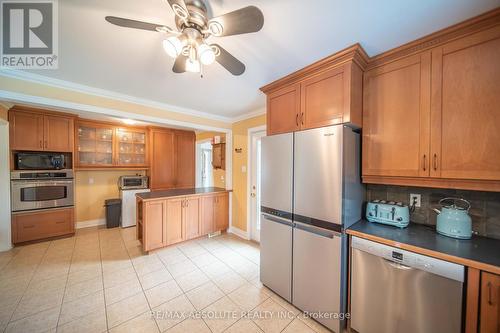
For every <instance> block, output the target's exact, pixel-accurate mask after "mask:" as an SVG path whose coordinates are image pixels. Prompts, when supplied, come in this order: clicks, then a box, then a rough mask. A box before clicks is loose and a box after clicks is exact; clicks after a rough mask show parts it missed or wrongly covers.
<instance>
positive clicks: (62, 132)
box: [43, 115, 75, 152]
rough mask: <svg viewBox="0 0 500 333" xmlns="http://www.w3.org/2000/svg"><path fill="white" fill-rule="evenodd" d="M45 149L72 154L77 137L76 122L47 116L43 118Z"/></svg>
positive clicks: (70, 119) (66, 118)
mask: <svg viewBox="0 0 500 333" xmlns="http://www.w3.org/2000/svg"><path fill="white" fill-rule="evenodd" d="M43 124H44V131H43V133H44V134H43V137H44V149H45V150H48V151H56V152H72V151H73V139H74V135H75V130H74V120H73V118H69V117H59V116H52V115H50V116H49V115H47V116H44V117H43Z"/></svg>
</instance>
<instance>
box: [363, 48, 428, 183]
mask: <svg viewBox="0 0 500 333" xmlns="http://www.w3.org/2000/svg"><path fill="white" fill-rule="evenodd" d="M430 70H431V63H430V53H429V52H426V53H422V54H417V55H415V56H412V57H408V58H403V59H401V60H397V61H394V62H391V63H389V64H387V65H384V66H380V67H377V68H375V69H372V70H369V71H367V72H366V73H365V76H364V110H363V150H362V151H363V158H362V161H363V162H362V163H363V175H364V176H365V175H384V176H409V177H426V176H428V175H429V161H430V157H429V119H430V89H431V82H430Z"/></svg>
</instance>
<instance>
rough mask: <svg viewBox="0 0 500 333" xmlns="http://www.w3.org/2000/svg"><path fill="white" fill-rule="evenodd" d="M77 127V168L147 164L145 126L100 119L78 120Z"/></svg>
mask: <svg viewBox="0 0 500 333" xmlns="http://www.w3.org/2000/svg"><path fill="white" fill-rule="evenodd" d="M76 128H77V133H76V140H75V142H76V152H77V153H76V154H75V158H76V164H77V167H78V168H101V167H147V159H146V137H147V135H146V129H130V128H122V127H117V126H113V125H110V124H104V123H97V122H96V123H94V122H78V123H77V126H76Z"/></svg>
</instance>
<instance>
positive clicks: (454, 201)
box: [434, 198, 472, 239]
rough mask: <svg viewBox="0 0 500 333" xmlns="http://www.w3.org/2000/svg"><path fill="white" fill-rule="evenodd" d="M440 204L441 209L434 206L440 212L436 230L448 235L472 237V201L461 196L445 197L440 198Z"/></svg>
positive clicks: (460, 237) (461, 237) (464, 237)
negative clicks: (470, 214)
mask: <svg viewBox="0 0 500 333" xmlns="http://www.w3.org/2000/svg"><path fill="white" fill-rule="evenodd" d="M439 204H440V205H441V210H439V209H436V208H434V211H435V212H436V213H437V214H438V216H437V224H436V231H437V232H438V233H440V234H441V235H444V236H448V237H453V238H458V239H470V238H471V237H472V219H471V217H470V216H469V209H470V203H469V202H468V201H467V200H465V199H461V198H444V199H441V200H439Z"/></svg>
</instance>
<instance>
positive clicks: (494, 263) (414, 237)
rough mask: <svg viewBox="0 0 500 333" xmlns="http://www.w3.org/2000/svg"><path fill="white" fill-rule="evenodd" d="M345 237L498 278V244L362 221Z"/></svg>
mask: <svg viewBox="0 0 500 333" xmlns="http://www.w3.org/2000/svg"><path fill="white" fill-rule="evenodd" d="M347 233H348V234H350V235H353V236H358V237H362V238H367V239H370V240H373V241H378V242H381V243H385V244H387V245H390V246H395V247H399V248H402V249H405V250H409V251H413V252H420V253H422V254H425V255H429V256H433V257H437V258H440V259H444V260H447V261H452V262H456V263H458V264H462V265H466V266H470V267H474V268H478V269H482V270H486V271H490V272H493V273H496V274H500V240H498V239H493V238H487V237H482V236H475V235H473V236H472V238H471V239H470V240H460V239H454V238H450V237H446V236H443V235H440V234H438V233H437V232H436V231H435V228H434V227H433V226H427V225H422V224H416V223H410V224H409V225H408V227H407V228H403V229H400V228H397V227H393V226H388V225H383V224H379V223H371V222H368V221H366V220H361V221H359V222H357V223H355V224H353V225H352V226H351V227H350V228H349V229H347Z"/></svg>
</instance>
